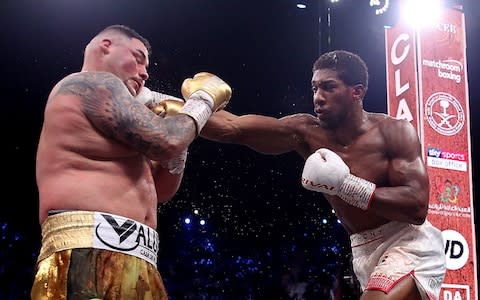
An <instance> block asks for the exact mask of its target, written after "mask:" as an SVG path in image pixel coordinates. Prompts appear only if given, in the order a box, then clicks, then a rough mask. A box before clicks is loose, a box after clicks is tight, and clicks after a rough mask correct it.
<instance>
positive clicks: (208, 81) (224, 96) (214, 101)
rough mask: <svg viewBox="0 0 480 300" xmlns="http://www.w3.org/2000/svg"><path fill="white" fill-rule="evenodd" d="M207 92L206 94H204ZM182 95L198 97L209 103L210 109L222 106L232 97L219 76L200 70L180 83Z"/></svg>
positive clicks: (184, 96) (230, 91) (227, 86)
mask: <svg viewBox="0 0 480 300" xmlns="http://www.w3.org/2000/svg"><path fill="white" fill-rule="evenodd" d="M205 93H207V95H205ZM182 95H183V98H185V99H187V100H188V99H190V98H198V99H202V100H204V101H206V102H207V103H209V105H210V108H211V109H212V111H217V110H220V109H222V108H224V107H225V106H226V105H227V104H228V101H230V98H231V97H232V89H231V88H230V86H229V85H228V84H227V83H226V82H225V81H223V80H222V79H220V78H219V77H217V76H215V75H213V74H211V73H208V72H201V73H197V74H195V76H193V78H187V79H185V80H184V81H183V84H182Z"/></svg>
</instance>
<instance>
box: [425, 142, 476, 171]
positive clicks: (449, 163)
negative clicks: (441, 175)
mask: <svg viewBox="0 0 480 300" xmlns="http://www.w3.org/2000/svg"><path fill="white" fill-rule="evenodd" d="M466 160H467V155H466V154H465V153H462V152H453V151H447V150H443V149H440V148H434V147H428V149H427V165H428V166H429V167H434V168H440V169H448V170H456V171H463V172H466V171H467V162H466Z"/></svg>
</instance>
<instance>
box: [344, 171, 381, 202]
mask: <svg viewBox="0 0 480 300" xmlns="http://www.w3.org/2000/svg"><path fill="white" fill-rule="evenodd" d="M375 188H376V185H375V184H374V183H373V182H370V181H368V180H365V179H362V178H360V177H357V176H355V175H352V174H350V175H348V176H347V178H345V180H344V181H343V183H342V185H341V186H340V190H339V192H338V194H337V196H339V197H340V198H342V200H344V201H345V202H347V203H348V204H350V205H353V206H356V207H358V208H361V209H363V210H367V209H368V208H369V207H370V203H371V201H372V199H373V193H374V192H375Z"/></svg>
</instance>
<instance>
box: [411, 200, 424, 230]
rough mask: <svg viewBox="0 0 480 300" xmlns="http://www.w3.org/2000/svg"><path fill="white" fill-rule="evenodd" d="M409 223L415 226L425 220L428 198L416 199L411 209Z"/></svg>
mask: <svg viewBox="0 0 480 300" xmlns="http://www.w3.org/2000/svg"><path fill="white" fill-rule="evenodd" d="M411 212H412V213H411V214H410V216H411V221H410V222H411V223H412V224H415V225H421V224H423V223H424V222H425V220H426V219H427V214H428V197H427V198H425V197H422V198H420V199H416V200H415V203H414V206H413V207H412V209H411Z"/></svg>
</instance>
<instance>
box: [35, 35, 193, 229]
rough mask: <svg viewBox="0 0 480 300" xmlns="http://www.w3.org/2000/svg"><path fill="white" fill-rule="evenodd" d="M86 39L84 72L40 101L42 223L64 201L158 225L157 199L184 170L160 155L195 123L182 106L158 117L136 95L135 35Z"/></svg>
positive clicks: (140, 50) (142, 61) (174, 150)
mask: <svg viewBox="0 0 480 300" xmlns="http://www.w3.org/2000/svg"><path fill="white" fill-rule="evenodd" d="M91 44H94V46H95V48H94V49H93V50H88V48H87V50H88V51H86V60H85V63H84V66H83V68H82V72H80V73H75V74H71V75H69V76H67V77H66V78H64V79H63V80H61V81H60V82H59V83H58V84H57V85H56V86H55V87H54V88H53V90H52V92H51V93H50V95H49V99H48V102H47V105H46V108H45V114H44V124H43V128H42V132H41V136H40V140H39V144H38V151H37V161H36V179H37V186H38V190H39V201H40V202H39V205H40V210H39V218H40V224H41V223H43V221H44V220H45V218H46V217H47V214H48V211H49V210H63V209H66V210H92V211H101V212H107V213H113V214H117V215H122V216H124V217H127V218H131V219H134V220H136V221H139V222H142V223H144V224H146V225H148V226H150V227H152V228H156V225H157V206H158V203H161V202H164V201H167V200H169V199H170V198H172V197H173V195H174V194H175V192H176V191H177V190H178V187H179V185H180V181H181V178H182V174H179V175H172V174H170V173H169V172H168V170H166V169H164V168H162V167H160V162H164V161H167V160H168V159H170V158H173V157H175V156H176V155H178V153H180V152H181V151H182V150H183V149H186V148H187V147H188V145H189V144H190V143H191V142H192V141H193V139H194V138H195V124H194V122H193V120H192V119H191V118H190V117H188V116H186V115H182V114H178V115H176V116H173V117H168V118H160V117H158V116H156V115H155V114H154V113H153V112H151V111H150V110H149V109H148V108H147V107H146V106H145V105H143V104H141V103H139V102H138V101H136V100H135V99H134V96H135V95H136V94H137V93H138V92H139V91H140V89H141V88H142V87H143V84H144V81H145V80H146V79H147V78H148V74H147V72H146V68H147V66H148V53H147V49H146V48H145V46H144V45H143V43H142V42H141V41H140V40H138V39H135V38H133V39H128V38H126V37H121V36H116V35H115V34H113V35H112V34H110V35H108V36H100V37H97V38H96V39H94V40H93V41H92V43H91ZM92 47H93V46H92ZM94 51H96V52H95V55H96V56H98V57H101V58H102V60H101V61H100V60H98V59H95V58H93V56H94V55H93V54H91V53H92V52H94ZM89 53H90V54H89ZM113 74H115V75H116V76H115V75H113Z"/></svg>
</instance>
